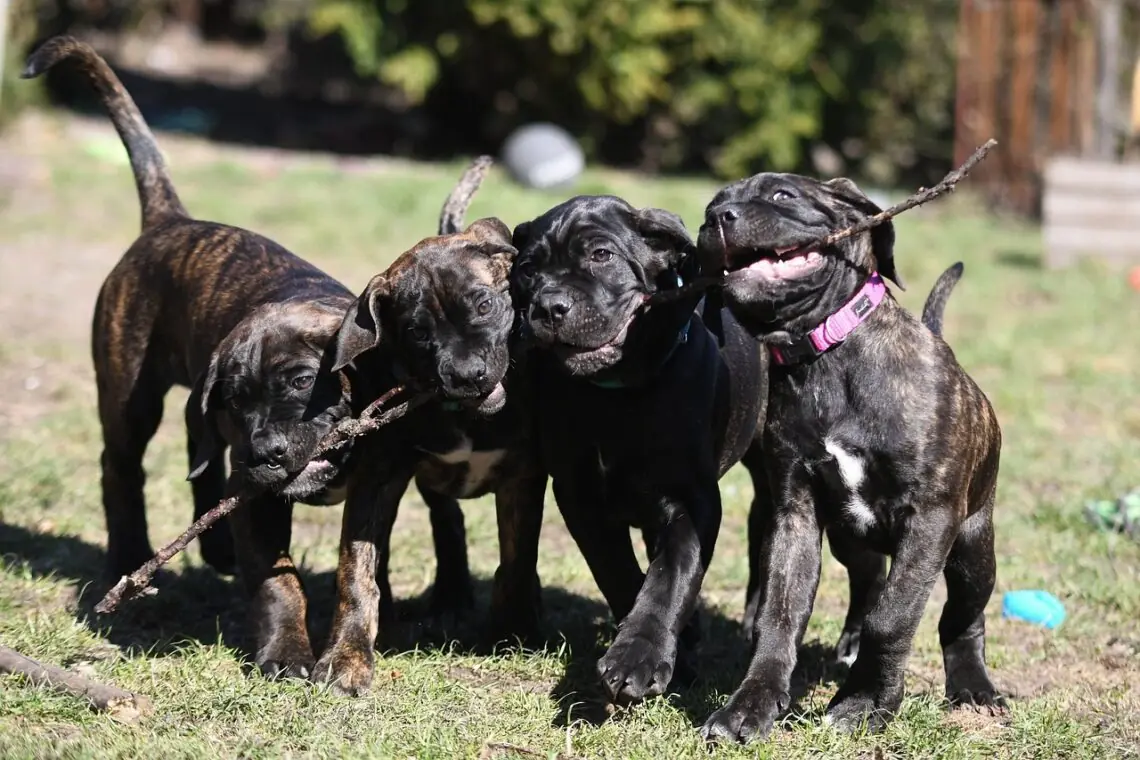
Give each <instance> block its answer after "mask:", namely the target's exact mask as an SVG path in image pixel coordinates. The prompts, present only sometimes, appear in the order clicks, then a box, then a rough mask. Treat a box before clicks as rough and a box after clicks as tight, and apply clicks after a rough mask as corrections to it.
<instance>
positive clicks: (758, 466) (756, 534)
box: [740, 443, 774, 644]
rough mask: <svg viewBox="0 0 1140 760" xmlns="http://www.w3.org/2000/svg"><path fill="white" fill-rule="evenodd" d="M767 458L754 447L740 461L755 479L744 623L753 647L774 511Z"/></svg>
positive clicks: (751, 509) (753, 480) (743, 626)
mask: <svg viewBox="0 0 1140 760" xmlns="http://www.w3.org/2000/svg"><path fill="white" fill-rule="evenodd" d="M763 456H764V455H763V452H762V451H761V449H760V445H759V444H758V443H753V444H752V446H750V447H749V449H748V451H746V452H745V454H744V457H743V458H742V459H741V460H740V461H741V464H743V465H744V467H745V469H747V470H748V474H749V475H750V476H751V478H752V506H751V507H750V508H749V510H748V590H747V592H746V594H745V605H744V619H743V622H742V628H743V629H744V639H745V640H746V641H747V642H748V643H749V644H751V643H752V634H753V622H754V621H755V620H756V615H757V613H758V612H759V609H760V580H761V579H760V547H761V545H762V544H763V542H764V536H763V531H764V529H765V526H766V525H767V521H768V520H769V518H770V515H771V514H772V510H773V508H774V507H773V504H772V492H771V489H770V488H769V485H768V471H767V470H766V469H765V467H764V459H763Z"/></svg>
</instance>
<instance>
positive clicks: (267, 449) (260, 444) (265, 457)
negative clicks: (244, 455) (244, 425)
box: [250, 428, 289, 470]
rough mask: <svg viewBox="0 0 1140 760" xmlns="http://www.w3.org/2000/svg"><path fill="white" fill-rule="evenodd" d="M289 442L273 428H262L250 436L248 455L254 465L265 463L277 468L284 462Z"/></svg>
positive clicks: (271, 467)
mask: <svg viewBox="0 0 1140 760" xmlns="http://www.w3.org/2000/svg"><path fill="white" fill-rule="evenodd" d="M288 451H289V444H288V442H287V441H286V440H285V436H284V435H282V434H281V433H279V432H277V431H273V430H266V429H264V428H262V429H261V430H258V431H256V432H254V434H253V436H251V438H250V455H251V457H252V459H253V462H254V464H256V465H266V466H267V467H269V469H271V470H273V469H277V468H278V467H280V466H281V465H282V463H284V461H285V454H286V453H288Z"/></svg>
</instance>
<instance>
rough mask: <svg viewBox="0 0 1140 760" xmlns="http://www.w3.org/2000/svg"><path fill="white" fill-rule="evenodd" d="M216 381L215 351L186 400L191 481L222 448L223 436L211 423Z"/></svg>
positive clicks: (216, 362) (188, 478)
mask: <svg viewBox="0 0 1140 760" xmlns="http://www.w3.org/2000/svg"><path fill="white" fill-rule="evenodd" d="M217 382H218V354H217V352H215V353H214V355H213V356H212V357H210V366H209V367H208V368H207V369H206V371H205V372H203V373H202V374H200V375H199V376H198V379H197V380H196V381H195V382H194V387H193V388H192V389H191V391H190V397H189V398H188V399H187V400H186V432H187V434H188V435H189V436H190V439H191V440H192V441H193V442H194V459H193V461H191V462H190V474H189V475H187V476H186V479H187V480H193V479H194V478H196V477H198V476H199V475H201V474H202V473H203V472H205V471H206V467H207V465H209V464H210V461H211V460H212V459H213V458H214V457H216V456H217V455H218V453H219V452H220V451H221V448H222V437H221V435H219V434H218V428H217V426H216V425H215V424H214V414H215V411H216V410H215V408H214V407H215V401H216V398H215V397H216V395H217V394H216V393H215V392H214V386H215V385H216V384H217Z"/></svg>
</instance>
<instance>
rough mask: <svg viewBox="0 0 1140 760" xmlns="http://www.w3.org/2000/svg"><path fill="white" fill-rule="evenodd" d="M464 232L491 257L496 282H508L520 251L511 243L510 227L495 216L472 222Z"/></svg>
mask: <svg viewBox="0 0 1140 760" xmlns="http://www.w3.org/2000/svg"><path fill="white" fill-rule="evenodd" d="M464 234H466V235H469V236H470V237H472V238H474V239H475V240H476V241H477V242H478V243H479V244H480V245H481V246H482V248H483V251H484V253H486V254H487V256H489V257H490V259H491V268H492V273H493V275H494V278H495V282H506V280H507V278H508V277H510V274H511V265H512V264H514V263H515V257H516V256H518V253H519V252H518V249H517V248H515V247H514V245H512V244H511V229H510V227H508V226H507V225H505V224H503V222H502V221H501V220H499V219H496V218H495V217H489V218H487V219H479V220H478V221H474V222H472V223H471V225H470V226H469V227H468V228H467V229H466V230H465V231H464Z"/></svg>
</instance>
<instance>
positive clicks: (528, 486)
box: [490, 472, 546, 644]
mask: <svg viewBox="0 0 1140 760" xmlns="http://www.w3.org/2000/svg"><path fill="white" fill-rule="evenodd" d="M545 496H546V474H545V473H542V472H533V473H528V474H526V475H522V476H520V477H518V478H513V479H512V480H511V481H510V482H508V483H506V484H504V485H503V486H502V487H501V488H499V490H498V491H496V492H495V512H496V515H497V518H498V524H499V567H498V568H497V569H496V570H495V583H494V586H493V588H492V590H491V626H490V630H491V637H492V640H493V641H496V642H498V641H511V642H513V641H515V640H518V641H521V642H522V643H524V644H525V643H527V642H531V641H534V640H537V638H538V636H539V628H540V626H541V621H542V584H541V583H540V582H539V579H538V539H539V535H540V533H541V532H542V512H543V499H544V497H545Z"/></svg>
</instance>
